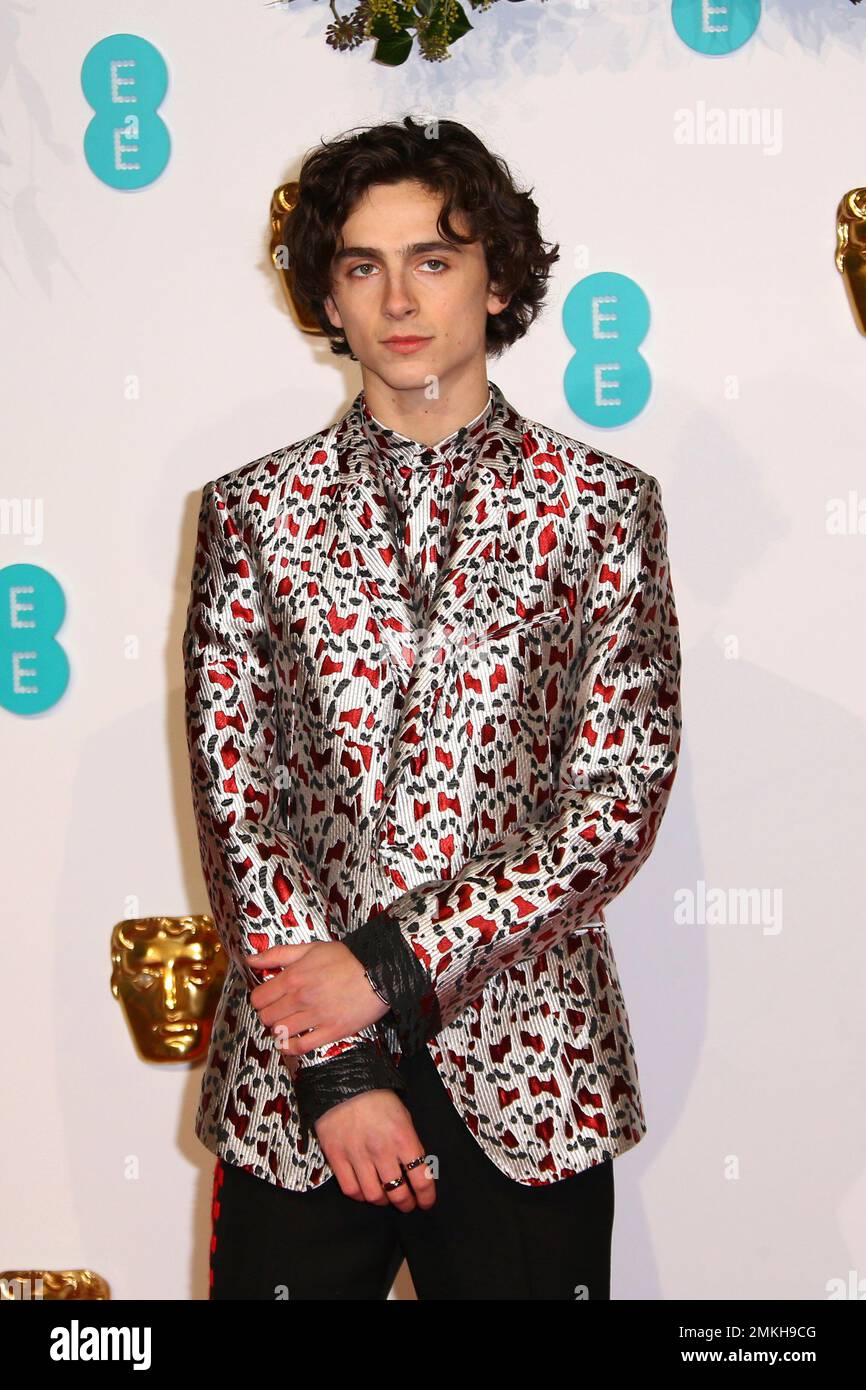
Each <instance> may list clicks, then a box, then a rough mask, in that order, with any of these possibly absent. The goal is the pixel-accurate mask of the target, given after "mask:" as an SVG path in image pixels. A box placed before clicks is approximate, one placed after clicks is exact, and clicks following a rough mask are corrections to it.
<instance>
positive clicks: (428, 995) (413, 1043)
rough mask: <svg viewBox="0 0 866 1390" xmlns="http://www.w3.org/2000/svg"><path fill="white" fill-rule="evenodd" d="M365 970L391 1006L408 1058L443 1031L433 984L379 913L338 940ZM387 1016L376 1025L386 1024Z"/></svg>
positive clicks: (394, 927) (393, 925)
mask: <svg viewBox="0 0 866 1390" xmlns="http://www.w3.org/2000/svg"><path fill="white" fill-rule="evenodd" d="M340 940H341V942H342V944H343V945H344V946H348V948H349V950H350V951H351V952H352V955H353V956H355V957H356V959H357V960H359V961H360V962H361V964H362V965H363V966H364V967H365V968H366V970H367V973H368V974H369V976H370V979H371V980H373V981H374V983H375V985H376V987H377V988H378V989H379V990H381V992H382V994H384V996H385V998H386V999H387V1000H388V1002H389V1003H390V1005H391V1015H390V1017H393V1020H394V1027H395V1029H396V1031H397V1035H398V1037H399V1039H400V1043H401V1046H402V1050H403V1052H404V1053H405V1055H406V1056H407V1057H409V1056H411V1055H412V1053H414V1052H418V1051H420V1049H421V1048H422V1047H423V1045H424V1043H425V1042H426V1041H427V1040H428V1038H432V1037H435V1035H436V1034H437V1033H438V1032H439V1030H440V1028H441V1027H442V1018H441V1015H440V1012H439V1001H438V999H437V998H436V992H435V990H434V988H433V981H432V979H431V977H430V975H429V973H428V971H427V970H426V969H425V967H424V965H423V964H422V962H421V961H420V960H419V959H418V957H417V956H416V955H415V952H414V951H413V950H412V947H411V946H410V945H409V942H408V941H407V940H406V938H405V937H404V935H403V933H402V932H401V930H400V927H399V925H398V924H397V922H396V921H395V920H394V918H393V917H390V916H389V915H388V913H387V911H386V912H379V913H377V914H376V916H375V917H371V918H370V919H369V921H367V922H364V923H363V924H362V925H361V926H360V927H356V928H355V930H354V931H351V932H349V933H348V934H347V935H346V936H342V937H341V938H340ZM388 1019H389V1015H388V1014H386V1015H385V1019H384V1020H382V1019H380V1020H379V1022H380V1023H381V1022H383V1021H388Z"/></svg>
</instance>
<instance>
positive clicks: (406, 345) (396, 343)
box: [383, 337, 430, 352]
mask: <svg viewBox="0 0 866 1390" xmlns="http://www.w3.org/2000/svg"><path fill="white" fill-rule="evenodd" d="M383 341H384V346H385V347H389V348H391V349H392V351H394V352H414V351H415V349H416V348H419V347H423V345H424V344H425V343H429V342H430V339H429V338H418V337H406V338H385V339H384V340H383Z"/></svg>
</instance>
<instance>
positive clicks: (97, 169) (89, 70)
mask: <svg viewBox="0 0 866 1390" xmlns="http://www.w3.org/2000/svg"><path fill="white" fill-rule="evenodd" d="M81 89H82V91H83V92H84V95H85V97H86V98H87V100H88V102H89V103H90V105H91V106H92V107H93V110H94V112H95V114H94V116H93V119H92V120H91V122H90V124H89V125H88V127H87V130H86V131H85V133H84V157H85V159H86V160H87V163H88V164H89V165H90V167H91V169H92V170H93V172H94V174H95V175H96V177H97V178H98V179H101V180H102V182H103V183H107V184H108V185H109V187H111V188H144V187H145V186H146V185H147V184H149V183H153V181H154V179H155V178H158V176H159V175H160V174H161V173H162V171H163V169H164V168H165V166H166V164H167V163H168V157H169V153H170V150H171V140H170V138H169V134H168V130H167V128H166V125H165V123H164V121H163V119H162V117H161V116H160V115H158V114H157V107H158V106H159V105H160V104H161V102H162V101H163V99H164V97H165V94H166V91H167V89H168V68H167V67H166V64H165V59H164V58H163V56H162V54H161V53H160V52H159V50H158V49H156V48H154V46H153V44H152V43H148V41H147V39H143V38H141V37H140V36H139V35H138V34H110V35H109V37H108V38H107V39H100V41H99V43H97V44H94V45H93V47H92V48H91V50H90V52H89V53H88V55H87V57H86V58H85V59H84V62H83V63H82V65H81Z"/></svg>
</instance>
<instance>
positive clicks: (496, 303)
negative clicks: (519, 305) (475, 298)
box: [487, 284, 511, 314]
mask: <svg viewBox="0 0 866 1390" xmlns="http://www.w3.org/2000/svg"><path fill="white" fill-rule="evenodd" d="M510 303H511V295H510V294H509V295H506V296H505V297H503V296H502V295H500V294H499V293H498V292H497V289H496V286H495V285H493V284H489V285H488V286H487V312H488V314H501V313H502V310H503V309H507V308H508V305H509V304H510Z"/></svg>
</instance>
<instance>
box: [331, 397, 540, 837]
mask: <svg viewBox="0 0 866 1390" xmlns="http://www.w3.org/2000/svg"><path fill="white" fill-rule="evenodd" d="M490 385H491V389H492V391H493V396H494V401H493V411H492V414H491V419H490V423H489V427H488V431H487V434H486V436H485V438H484V440H483V442H482V444H481V446H480V448H479V449H478V451H477V453H476V455H475V457H474V459H473V461H472V463H471V465H470V469H469V476H468V478H467V482H466V488H465V490H464V492H463V496H462V499H461V503H460V507H459V510H458V512H457V514H456V516H455V517H454V520H453V525H452V528H451V536H450V545H449V550H448V554H447V555H446V556H443V558H442V561H441V564H440V568H439V570H438V573H437V577H436V581H435V588H434V591H433V595H432V598H431V601H430V604H429V607H428V610H427V613H426V615H425V616H424V617H423V618H422V617H421V615H420V614H419V612H418V611H417V607H416V603H415V599H414V593H413V585H412V584H411V582H410V581H409V577H408V576H407V574H406V572H405V569H404V565H403V558H402V557H403V548H402V544H401V542H400V539H399V538H398V537H397V536H396V535H395V534H394V529H393V521H392V517H391V512H390V508H389V506H388V502H387V498H386V496H385V493H384V489H383V488H382V487H381V486H380V484H379V482H378V478H377V468H376V460H375V456H374V452H373V448H372V446H371V443H370V440H369V439H368V437H367V435H366V433H365V431H364V429H363V425H362V417H361V409H360V400H361V397H360V395H359V396H358V397H356V398H355V401H354V402H353V403H352V406H351V407H350V408H349V410H348V411H347V413H346V415H345V416H344V417H343V419H342V420H341V421H340V422H339V425H338V428H337V434H336V438H335V450H336V463H337V468H336V476H335V479H334V481H335V489H334V502H335V507H334V513H333V514H334V517H335V521H336V538H335V540H334V542H333V544H332V545H331V546H330V547H329V552H328V553H329V557H331V559H335V558H337V557H339V556H342V559H343V561H345V560H346V556H347V554H348V555H349V556H350V565H349V568H350V569H351V573H352V577H353V582H354V585H355V586H356V588H357V589H358V590H359V591H361V592H363V593H364V595H365V596H366V598H367V600H368V602H369V604H370V607H371V609H372V611H373V612H374V614H375V617H376V621H377V623H378V625H379V629H380V635H381V638H382V643H383V648H384V653H385V656H386V659H387V660H388V661H389V662H390V664H391V668H392V673H393V675H394V677H395V678H396V680H397V682H398V685H399V687H400V689H401V692H402V696H403V699H402V704H401V706H400V711H399V715H398V718H397V723H396V728H395V730H394V733H393V741H392V746H391V750H390V757H389V759H388V764H387V772H386V775H385V781H384V789H383V795H382V800H381V803H380V807H379V811H378V813H377V821H381V818H382V817H384V815H385V813H386V812H387V810H388V808H389V807H390V805H391V802H392V800H393V797H394V793H395V791H396V789H397V787H398V785H399V783H400V779H401V776H402V773H403V770H404V768H405V767H406V766H407V764H408V762H409V760H410V759H411V758H412V757H413V756H415V755H416V754H417V750H418V746H419V744H420V743H421V742H422V741H423V739H424V735H425V730H426V728H427V726H428V724H429V722H430V720H431V719H432V718H433V716H434V715H435V712H436V709H437V707H438V705H439V701H440V699H441V698H442V696H443V694H444V693H445V691H446V690H447V688H448V686H449V685H450V683H451V681H452V680H453V678H454V676H455V674H456V672H458V671H459V669H460V653H461V649H462V648H463V649H464V650H465V648H464V643H465V641H466V640H467V638H470V640H471V641H473V642H475V641H477V640H478V638H479V637H483V635H484V633H485V632H488V631H490V632H491V633H492V632H493V631H498V630H499V629H500V628H501V627H502V624H503V620H504V619H505V620H507V619H508V618H509V617H511V616H513V618H514V620H515V621H516V620H518V619H519V618H520V617H521V616H522V613H521V603H520V594H521V592H523V593H525V592H526V588H527V585H526V582H525V580H523V581H522V580H521V575H520V561H519V558H517V559H516V561H515V556H514V545H513V529H512V528H514V527H516V526H518V525H519V524H520V522H521V521H523V522H526V521H527V519H529V518H530V517H531V516H533V515H534V513H535V508H534V507H532V506H531V505H530V503H531V501H532V499H533V498H534V491H533V486H532V479H531V469H530V468H529V466H528V460H526V459H525V458H524V453H523V432H524V431H523V420H522V417H521V416H520V415H518V413H517V412H516V411H515V410H514V409H513V408H512V407H511V406H510V405H509V404H508V402H507V401H506V400H505V398H504V396H503V395H502V392H501V391H500V390H499V388H498V387H497V386H496V385H495V384H494V383H493V382H491V383H490ZM343 568H344V571H345V566H344V567H343ZM326 582H327V581H326ZM470 634H471V637H470Z"/></svg>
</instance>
